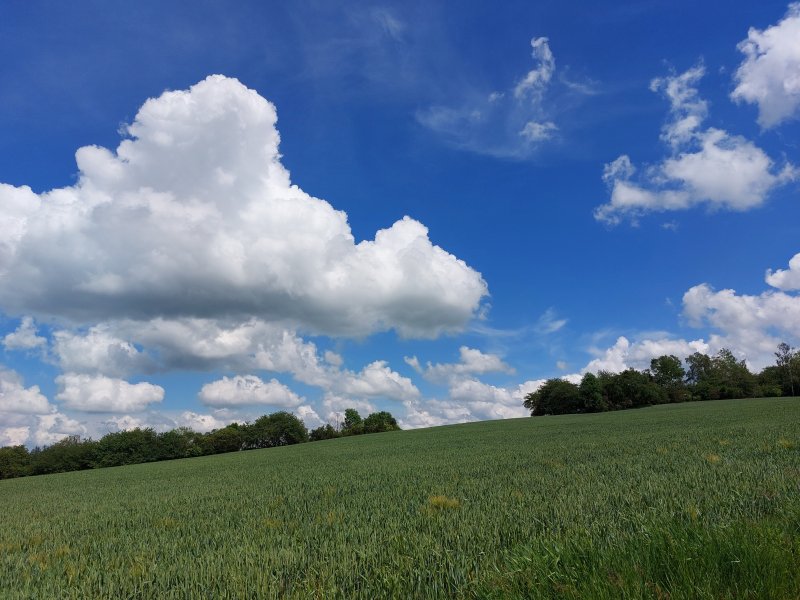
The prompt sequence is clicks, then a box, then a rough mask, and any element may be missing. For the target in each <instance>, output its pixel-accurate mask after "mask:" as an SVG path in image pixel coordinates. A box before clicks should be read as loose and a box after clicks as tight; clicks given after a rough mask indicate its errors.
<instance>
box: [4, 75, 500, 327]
mask: <svg viewBox="0 0 800 600" xmlns="http://www.w3.org/2000/svg"><path fill="white" fill-rule="evenodd" d="M276 119H277V116H276V111H275V107H274V106H273V105H272V104H271V103H270V102H268V101H267V100H265V99H264V98H262V97H261V96H259V95H258V94H257V93H256V92H255V91H253V90H250V89H247V88H246V87H245V86H244V85H242V84H241V83H239V82H238V81H236V80H235V79H229V78H226V77H223V76H218V75H217V76H211V77H209V78H207V79H206V80H204V81H202V82H200V83H198V84H196V85H194V86H192V87H191V88H190V89H189V90H184V91H173V92H165V93H164V94H162V95H161V96H160V97H158V98H153V99H150V100H148V101H147V102H145V104H144V105H143V106H142V107H141V109H140V110H139V112H138V113H137V115H136V117H135V119H134V121H133V123H131V124H130V125H129V126H128V127H127V130H126V132H127V134H128V138H127V139H124V140H123V141H122V142H121V143H120V144H119V146H118V147H117V149H116V151H110V150H107V149H105V148H100V147H97V146H87V147H83V148H80V149H79V150H78V151H77V153H76V159H77V164H78V169H79V177H78V182H77V183H76V184H75V185H74V186H71V187H66V188H61V189H54V190H51V191H49V192H45V193H43V194H35V193H34V192H33V191H32V190H31V189H30V188H28V187H26V186H23V187H14V186H9V185H1V186H0V202H2V204H3V206H4V211H3V214H2V215H1V216H0V306H2V308H3V309H5V310H6V311H7V312H11V313H19V312H22V311H25V312H26V313H29V314H33V315H34V316H40V317H45V318H46V317H62V318H66V319H71V320H73V321H75V322H79V323H86V324H96V323H97V322H98V321H101V320H112V319H124V318H129V319H133V320H139V321H146V320H150V319H157V318H180V317H190V318H222V317H226V316H232V317H238V318H242V317H249V316H257V317H259V318H261V319H263V320H265V321H271V322H282V323H286V324H290V325H291V326H292V327H301V328H303V329H307V330H309V331H314V332H320V333H328V334H337V335H364V334H368V333H371V332H375V331H381V330H388V329H395V330H396V331H398V332H399V333H400V334H401V335H405V336H420V337H435V336H436V335H438V334H439V333H441V332H445V331H455V330H459V329H461V328H462V327H463V326H464V325H465V323H466V322H467V321H469V320H470V319H471V318H472V317H473V316H474V315H475V313H476V311H477V310H478V308H479V305H480V302H481V299H482V298H483V297H484V296H485V295H486V293H487V288H486V284H485V282H484V281H483V279H482V278H481V276H480V274H479V273H477V272H476V271H474V270H473V269H471V268H470V267H468V266H467V265H466V264H465V263H464V262H463V261H461V260H459V259H458V258H456V257H455V256H453V255H452V254H449V253H447V252H446V251H444V250H443V249H441V248H439V247H438V246H435V245H433V244H432V243H431V241H430V239H429V237H428V230H427V228H426V227H425V226H424V225H422V224H421V223H419V222H417V221H415V220H413V219H410V218H408V217H406V218H404V219H402V220H400V221H397V222H396V223H394V224H393V225H391V226H390V227H388V228H387V229H382V230H380V231H378V232H377V233H376V234H375V238H374V239H373V240H364V241H361V242H358V243H357V242H356V240H355V239H354V237H353V235H352V232H351V230H350V227H349V225H348V224H347V217H346V215H345V214H344V213H343V212H341V211H337V210H335V209H334V208H333V207H332V206H331V205H330V204H328V203H327V202H325V201H324V200H321V199H318V198H314V197H312V196H309V195H308V194H306V193H305V192H303V191H302V190H301V189H300V188H298V187H297V186H296V185H293V184H292V183H291V180H290V177H289V173H288V171H287V170H286V169H285V167H284V166H283V165H282V164H281V162H280V154H279V150H278V143H279V134H278V131H277V129H276V127H275V123H276ZM62 248H70V252H63V251H62V250H61V249H62Z"/></svg>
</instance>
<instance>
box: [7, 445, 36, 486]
mask: <svg viewBox="0 0 800 600" xmlns="http://www.w3.org/2000/svg"><path fill="white" fill-rule="evenodd" d="M29 474H30V456H29V454H28V449H27V448H26V447H25V446H9V447H6V448H0V479H11V478H12V477H24V476H25V475H29Z"/></svg>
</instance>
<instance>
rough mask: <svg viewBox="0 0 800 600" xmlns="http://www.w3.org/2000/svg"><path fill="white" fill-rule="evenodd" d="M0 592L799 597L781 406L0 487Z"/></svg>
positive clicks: (425, 434)
mask: <svg viewBox="0 0 800 600" xmlns="http://www.w3.org/2000/svg"><path fill="white" fill-rule="evenodd" d="M0 515H2V516H1V517H0V518H1V519H2V521H0V597H2V598H4V599H14V598H262V597H263V598H291V597H298V598H336V597H338V598H381V597H397V598H437V597H438V598H451V597H457V598H458V597H466V598H470V597H481V598H485V597H488V598H622V597H626V598H673V599H674V598H800V399H770V400H734V401H718V402H706V403H693V404H682V405H666V406H658V407H653V408H647V409H640V410H633V411H625V412H617V413H603V414H597V415H570V416H563V417H543V418H538V419H517V420H510V421H495V422H484V423H474V424H468V425H456V426H449V427H440V428H434V429H427V430H417V431H403V432H393V433H386V434H376V435H370V436H361V437H354V438H345V439H339V440H331V441H326V442H317V443H311V444H303V445H299V446H292V447H285V448H276V449H270V450H258V451H250V452H240V453H234V454H227V455H220V456H212V457H203V458H195V459H187V460H180V461H170V462H164V463H157V464H149V465H135V466H129V467H118V468H112V469H102V470H96V471H83V472H78V473H65V474H60V475H48V476H41V477H29V478H24V479H17V480H7V481H0Z"/></svg>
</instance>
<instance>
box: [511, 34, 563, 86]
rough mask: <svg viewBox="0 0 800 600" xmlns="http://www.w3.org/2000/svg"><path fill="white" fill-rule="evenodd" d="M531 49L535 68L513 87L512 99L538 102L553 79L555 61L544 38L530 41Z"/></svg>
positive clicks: (547, 41)
mask: <svg viewBox="0 0 800 600" xmlns="http://www.w3.org/2000/svg"><path fill="white" fill-rule="evenodd" d="M531 48H532V51H531V56H532V57H533V60H534V61H535V62H536V67H535V68H533V69H531V70H530V71H528V73H527V75H525V77H523V78H522V79H521V80H520V81H519V82H518V83H517V85H516V86H514V97H515V98H517V99H526V98H527V99H531V98H532V99H534V100H536V101H539V100H541V97H542V94H543V93H544V92H545V90H546V89H547V86H548V85H549V84H550V80H551V79H552V78H553V73H554V72H555V70H556V59H555V57H554V56H553V52H552V50H550V44H549V40H548V39H547V38H546V37H539V38H533V39H531Z"/></svg>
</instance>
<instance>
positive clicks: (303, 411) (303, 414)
mask: <svg viewBox="0 0 800 600" xmlns="http://www.w3.org/2000/svg"><path fill="white" fill-rule="evenodd" d="M294 412H295V414H296V415H297V416H298V417H300V419H301V420H302V421H303V423H305V425H306V427H308V428H309V429H314V428H316V427H319V426H320V425H322V424H323V421H322V419H321V418H320V416H319V414H317V411H315V410H314V408H313V407H312V406H310V405H308V404H304V405H303V406H298V407H297V408H296V409H295V411H294Z"/></svg>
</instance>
